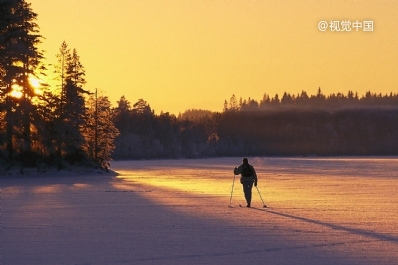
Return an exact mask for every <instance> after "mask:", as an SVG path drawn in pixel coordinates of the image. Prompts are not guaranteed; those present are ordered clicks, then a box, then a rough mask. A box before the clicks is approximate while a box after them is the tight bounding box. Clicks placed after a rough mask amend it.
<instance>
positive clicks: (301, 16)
mask: <svg viewBox="0 0 398 265" xmlns="http://www.w3.org/2000/svg"><path fill="white" fill-rule="evenodd" d="M28 2H30V3H32V9H33V11H34V12H36V13H38V15H39V18H38V24H39V26H40V29H41V34H42V35H43V36H44V37H45V38H46V39H45V40H44V42H43V44H42V47H43V49H44V50H46V57H47V60H48V62H49V63H55V62H56V57H55V54H56V53H57V52H58V49H59V47H60V45H61V43H62V42H63V41H64V40H65V41H66V42H67V43H68V44H69V46H70V47H71V48H76V49H77V52H78V54H79V55H80V59H81V62H82V63H83V65H84V67H85V69H86V79H87V85H86V88H87V89H89V90H91V91H94V89H95V88H98V89H100V90H102V91H103V92H104V94H105V95H107V96H109V98H110V99H111V101H112V104H114V105H115V104H116V101H117V100H119V99H120V97H121V96H122V95H125V97H126V98H127V99H128V100H129V101H130V102H131V104H134V103H135V102H136V101H137V100H138V99H139V98H143V99H145V100H146V101H147V102H148V103H149V104H150V105H151V107H152V109H154V110H155V112H156V113H160V111H163V112H170V113H173V114H178V113H179V112H183V111H184V110H186V109H192V108H197V109H198V108H200V109H208V110H212V111H221V110H222V108H223V102H224V100H225V99H227V100H229V98H230V97H231V95H232V94H235V95H236V96H237V97H238V98H239V97H243V98H244V99H246V98H248V97H251V98H254V99H257V100H260V99H261V98H262V97H263V94H264V93H267V94H270V95H271V96H272V97H273V96H274V95H275V94H276V93H278V94H279V96H280V97H281V96H282V94H283V92H285V91H286V92H289V93H293V94H297V93H300V92H301V91H302V90H305V91H307V93H308V94H315V93H316V91H317V89H318V87H321V89H322V91H323V92H324V94H327V95H329V94H330V93H337V92H343V93H344V94H346V93H347V91H348V90H353V91H354V92H355V91H357V92H358V93H359V95H363V94H365V92H366V91H369V90H371V91H372V92H378V93H379V92H380V93H383V94H385V93H390V92H393V93H398V67H397V64H398V48H397V47H398V16H397V15H396V14H398V1H338V0H336V1H307V0H302V1H293V0H292V1H272V0H264V1H261V0H257V1H255V0H235V1H234V0H228V1H226V0H113V1H109V0H84V1H83V0H51V1H50V0H30V1H29V0H28ZM323 20H324V21H327V22H328V23H330V21H331V20H337V21H339V22H340V23H341V21H343V20H350V22H351V23H353V22H355V21H356V20H358V21H359V22H363V21H373V25H374V30H373V31H372V32H365V31H364V30H363V29H359V30H358V31H356V30H355V29H354V28H353V27H352V26H351V31H350V32H341V31H340V32H331V31H330V29H329V28H328V29H327V30H326V31H325V32H322V31H320V30H319V29H318V23H319V22H320V21H323ZM340 27H341V26H340Z"/></svg>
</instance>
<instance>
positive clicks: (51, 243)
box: [0, 158, 398, 265]
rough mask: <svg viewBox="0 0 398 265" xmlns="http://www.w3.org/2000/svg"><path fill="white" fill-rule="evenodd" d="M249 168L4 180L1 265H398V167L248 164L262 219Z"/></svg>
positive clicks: (133, 164) (188, 167)
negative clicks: (248, 178) (249, 176)
mask: <svg viewBox="0 0 398 265" xmlns="http://www.w3.org/2000/svg"><path fill="white" fill-rule="evenodd" d="M240 162H241V158H216V159H202V160H152V161H120V162H113V163H112V169H113V170H114V171H115V172H116V173H117V174H112V173H103V174H99V173H98V172H95V171H94V172H80V173H78V174H76V172H75V173H65V172H61V173H59V172H47V173H44V174H40V175H38V174H33V173H32V174H27V175H25V176H23V177H21V176H15V175H11V176H8V175H2V176H1V231H0V232H1V234H0V236H1V241H0V243H1V252H0V254H1V257H0V258H1V259H0V260H1V264H4V265H5V264H33V265H34V264H41V265H42V264H239V265H242V264H398V225H397V221H398V214H397V206H398V196H397V195H398V194H397V193H398V191H397V184H398V175H397V174H398V173H397V172H398V158H249V162H250V163H251V164H252V165H253V166H254V167H255V169H256V171H257V173H258V176H259V184H258V188H259V191H260V192H261V195H262V198H263V199H264V200H265V203H266V204H267V205H268V206H269V207H268V208H262V202H261V200H260V197H259V195H258V193H257V190H256V189H255V188H254V189H253V202H252V204H253V206H254V207H253V208H251V209H247V208H246V207H244V208H240V207H237V206H238V204H240V203H241V204H244V198H243V194H242V188H241V185H240V183H239V178H238V177H236V178H235V181H234V175H233V168H234V167H235V166H237V165H239V164H240ZM16 177H18V178H16ZM232 184H234V189H233V194H232V195H233V196H232V205H233V206H234V207H233V208H230V207H228V206H229V202H230V196H231V189H232Z"/></svg>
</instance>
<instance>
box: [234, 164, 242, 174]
mask: <svg viewBox="0 0 398 265" xmlns="http://www.w3.org/2000/svg"><path fill="white" fill-rule="evenodd" d="M241 173H242V165H240V166H239V167H235V169H234V174H235V175H239V174H241Z"/></svg>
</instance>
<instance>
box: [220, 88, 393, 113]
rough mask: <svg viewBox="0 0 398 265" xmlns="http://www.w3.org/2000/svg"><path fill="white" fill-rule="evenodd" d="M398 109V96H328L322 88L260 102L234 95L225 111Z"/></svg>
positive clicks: (367, 93) (266, 96) (265, 99)
mask: <svg viewBox="0 0 398 265" xmlns="http://www.w3.org/2000/svg"><path fill="white" fill-rule="evenodd" d="M388 106H390V107H393V108H394V107H397V106H398V95H397V94H393V93H390V94H385V95H382V94H381V93H372V92H371V91H368V92H366V93H365V95H364V96H361V97H359V96H358V93H357V92H355V93H354V92H353V91H348V93H347V95H344V94H343V93H337V94H336V93H333V94H330V95H329V96H326V95H324V94H323V93H322V90H321V88H318V91H317V93H316V95H308V94H307V92H305V91H302V92H301V93H299V94H297V95H294V94H290V93H287V92H284V93H283V95H282V97H281V98H280V97H279V95H278V94H275V96H274V97H272V98H271V97H270V95H269V94H266V93H265V94H264V96H263V98H262V99H261V100H260V101H257V100H254V99H251V98H250V97H249V98H248V99H242V98H240V99H239V101H238V100H237V98H236V97H235V95H232V97H231V98H230V100H229V101H227V100H225V101H224V111H227V110H235V111H238V110H239V111H268V110H274V109H275V110H278V111H280V110H281V109H289V108H292V107H293V108H300V109H307V110H312V109H324V110H328V111H331V110H339V109H347V108H351V109H352V108H367V109H368V108H373V107H376V108H377V107H383V108H385V107H388Z"/></svg>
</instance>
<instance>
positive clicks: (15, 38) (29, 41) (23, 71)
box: [0, 0, 43, 158]
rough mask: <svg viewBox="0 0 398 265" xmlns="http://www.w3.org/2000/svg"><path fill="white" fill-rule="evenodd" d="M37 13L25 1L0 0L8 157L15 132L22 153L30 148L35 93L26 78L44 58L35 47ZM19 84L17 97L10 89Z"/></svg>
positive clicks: (0, 64) (0, 55)
mask: <svg viewBox="0 0 398 265" xmlns="http://www.w3.org/2000/svg"><path fill="white" fill-rule="evenodd" d="M36 19H37V14H36V13H34V12H33V11H32V9H31V7H30V4H28V3H26V1H24V0H3V1H1V2H0V36H1V37H0V74H1V82H0V87H1V92H0V102H1V105H2V106H3V107H2V108H1V110H5V112H6V115H5V121H6V135H7V137H6V138H7V140H6V141H7V150H8V156H9V157H10V158H13V155H14V151H15V150H14V149H15V147H14V136H15V131H20V132H21V135H22V140H23V145H22V147H21V148H20V150H18V151H19V152H20V153H22V154H24V153H25V154H27V153H30V151H31V122H32V117H31V114H32V112H33V110H34V107H33V105H32V100H33V98H34V97H35V96H36V95H35V92H34V89H33V88H32V86H31V85H30V83H29V77H30V76H31V75H35V71H36V69H37V67H38V65H39V63H40V61H41V59H42V58H43V55H42V52H40V51H39V50H38V48H37V45H38V44H39V43H40V41H41V38H42V37H41V36H40V35H39V30H38V25H37V24H36V23H35V21H36ZM15 87H18V89H19V91H20V94H19V97H13V96H12V93H11V92H12V91H13V89H14V88H15ZM19 121H21V122H19Z"/></svg>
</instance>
